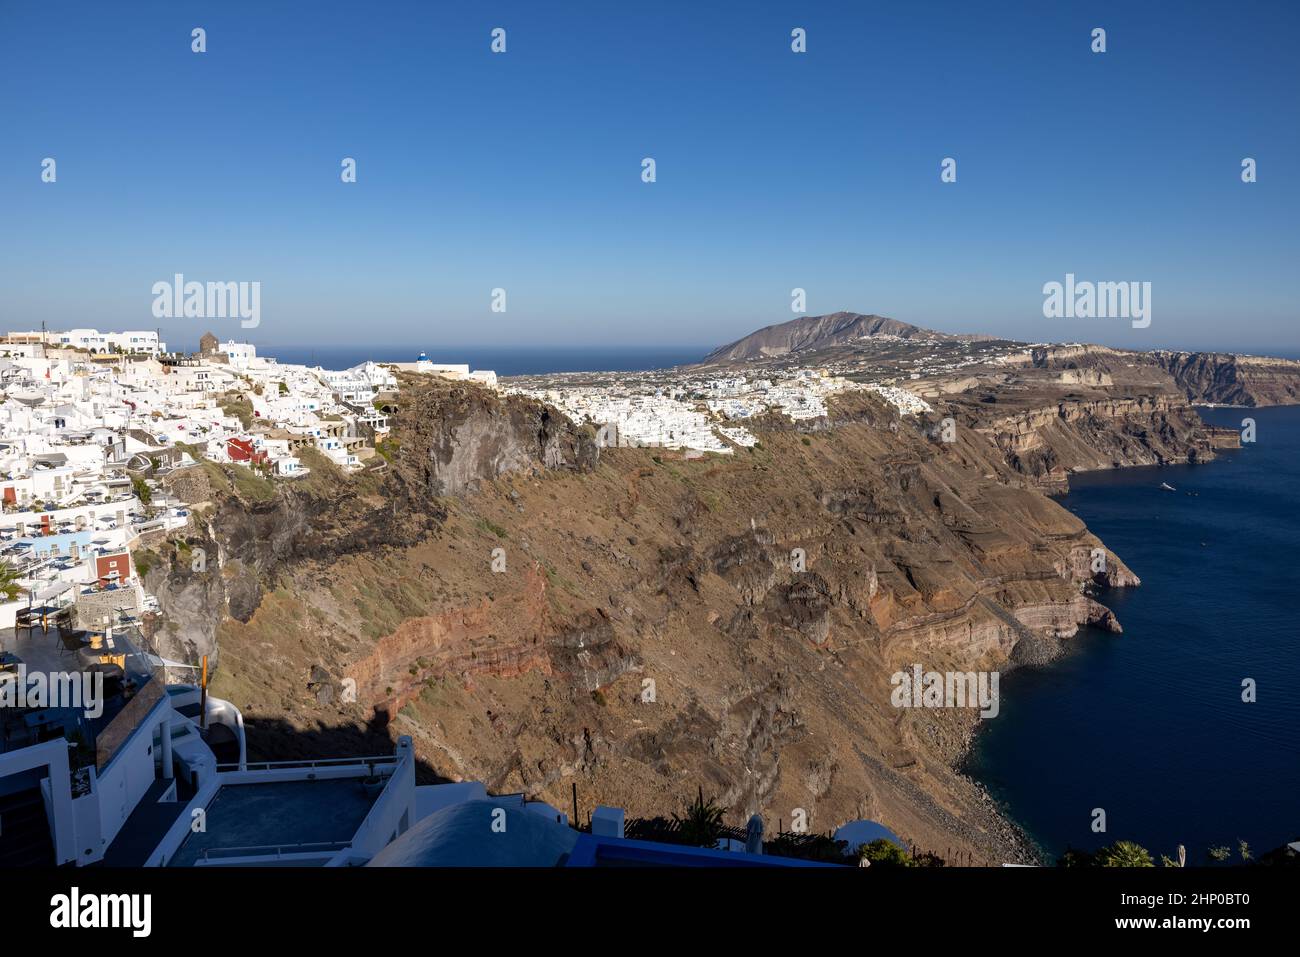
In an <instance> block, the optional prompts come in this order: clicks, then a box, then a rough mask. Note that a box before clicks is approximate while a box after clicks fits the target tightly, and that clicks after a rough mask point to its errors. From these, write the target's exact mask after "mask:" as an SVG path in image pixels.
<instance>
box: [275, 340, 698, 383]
mask: <svg viewBox="0 0 1300 957" xmlns="http://www.w3.org/2000/svg"><path fill="white" fill-rule="evenodd" d="M257 351H258V354H259V355H265V356H271V357H273V358H275V359H278V360H279V361H280V362H283V363H293V364H302V365H307V366H315V365H320V366H323V367H324V368H327V369H350V368H352V367H353V366H355V365H358V364H360V363H362V362H365V361H367V360H373V361H375V362H414V361H415V358H416V356H418V355H419V354H420V353H421V352H426V353H428V356H429V358H430V359H432V360H433V361H434V362H468V363H469V364H470V365H471V366H472V367H473V368H475V369H491V370H492V371H494V372H495V373H496V374H497V375H499V376H512V375H542V374H545V373H548V372H644V371H647V370H650V369H667V368H671V367H672V366H677V365H686V364H689V363H693V362H698V361H699V360H700V357H701V356H703V355H704V354H705V353H706V352H708V347H702V346H674V347H665V348H652V347H648V346H647V347H638V346H625V347H618V346H600V347H591V348H584V347H581V346H576V347H575V346H568V347H565V346H560V347H554V348H546V347H538V348H528V347H526V346H521V347H518V348H502V347H501V346H483V347H479V346H446V347H440V346H438V345H437V343H436V342H431V343H428V344H427V345H423V346H420V345H414V346H402V345H366V344H364V343H358V344H357V345H343V346H258V349H257Z"/></svg>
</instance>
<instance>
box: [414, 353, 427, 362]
mask: <svg viewBox="0 0 1300 957" xmlns="http://www.w3.org/2000/svg"><path fill="white" fill-rule="evenodd" d="M415 361H416V362H428V361H429V357H428V356H426V355H425V354H424V353H423V352H421V353H420V358H418V359H416V360H415Z"/></svg>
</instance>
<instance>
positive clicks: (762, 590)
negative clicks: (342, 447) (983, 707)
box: [151, 384, 1172, 861]
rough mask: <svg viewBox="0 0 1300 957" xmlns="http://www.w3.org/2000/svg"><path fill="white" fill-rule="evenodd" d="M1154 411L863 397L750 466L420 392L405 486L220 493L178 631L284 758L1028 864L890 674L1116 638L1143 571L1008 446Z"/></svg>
mask: <svg viewBox="0 0 1300 957" xmlns="http://www.w3.org/2000/svg"><path fill="white" fill-rule="evenodd" d="M1139 411H1140V412H1141V413H1142V414H1144V415H1149V414H1151V413H1152V410H1151V409H1149V408H1144V409H1132V410H1123V409H1120V408H1118V407H1115V408H1110V409H1103V408H1096V409H1091V410H1088V411H1087V413H1086V414H1081V415H1080V416H1079V417H1078V418H1076V419H1074V420H1071V419H1070V418H1069V416H1066V417H1064V419H1063V417H1062V416H1061V415H1060V414H1059V413H1058V414H1057V415H1056V418H1055V419H1054V420H1052V421H1051V422H1037V421H1036V420H1033V419H1030V420H1025V421H1024V422H1023V423H1022V424H1021V425H1017V424H1016V422H1015V421H1011V420H1010V419H1008V421H1005V422H1003V421H1001V420H999V421H998V422H996V423H994V424H992V425H991V426H990V428H991V431H988V430H981V429H976V428H968V429H961V430H959V433H958V440H957V441H956V442H953V443H941V442H938V441H936V440H935V439H934V438H933V437H932V434H931V430H930V429H929V427H928V424H927V423H925V422H921V423H917V422H915V421H914V420H903V419H900V418H899V416H898V415H897V413H896V412H894V411H893V410H892V408H890V407H889V406H887V405H885V404H883V403H882V402H880V401H878V400H876V399H875V398H874V397H871V396H863V395H857V396H852V397H849V398H846V399H845V401H843V402H837V403H835V404H834V405H833V406H832V410H831V415H830V416H829V417H828V418H827V420H825V421H824V422H823V423H821V424H810V425H807V426H806V427H804V428H803V430H802V431H795V430H793V429H790V428H788V423H786V426H787V427H782V428H775V427H774V428H772V429H770V430H762V429H760V433H761V438H762V444H761V446H760V447H758V448H755V449H754V450H752V451H743V452H740V453H739V454H737V455H735V456H733V457H729V458H721V457H708V458H702V459H693V460H687V459H685V458H684V457H678V456H675V455H673V454H672V453H669V452H666V451H664V450H653V451H654V454H653V455H652V454H651V453H652V450H637V449H618V450H606V451H605V452H604V454H602V455H600V456H599V457H597V454H596V449H595V447H594V445H593V444H592V443H591V442H590V436H588V435H585V434H584V433H583V430H579V429H574V428H573V427H571V426H569V425H567V423H565V422H564V420H562V419H559V418H558V417H556V415H555V414H554V413H553V412H552V411H551V410H548V409H546V408H545V407H543V406H541V405H538V404H537V403H531V402H526V401H524V400H521V399H520V400H516V399H509V400H506V399H500V398H498V397H496V396H494V395H492V394H490V393H487V392H485V391H483V390H480V389H478V388H477V387H473V386H456V387H452V386H446V385H442V384H429V385H427V386H422V385H411V387H410V388H409V389H408V390H406V391H404V393H403V407H402V411H401V413H400V414H399V416H398V419H397V432H398V434H397V438H398V441H399V443H400V454H398V455H396V456H395V457H394V458H393V460H392V462H391V464H390V466H389V467H388V469H386V470H385V471H382V472H379V473H373V474H366V475H362V476H357V477H354V478H351V479H346V480H345V479H342V478H341V477H331V478H330V480H329V481H322V482H319V483H317V484H316V485H294V484H280V485H277V486H276V487H275V488H274V494H273V495H271V496H270V497H269V498H266V499H265V500H262V501H250V500H249V499H248V497H247V496H241V495H240V494H238V492H237V491H236V490H233V489H232V490H226V491H222V490H221V489H215V490H214V491H213V492H212V495H211V498H212V502H211V503H210V506H209V507H208V508H206V509H204V510H202V511H203V512H204V516H203V519H202V521H203V525H202V528H203V529H204V531H201V532H194V533H193V534H192V535H191V536H190V541H189V543H188V547H190V548H191V549H192V548H194V547H198V543H199V542H200V541H202V542H206V543H207V546H208V547H210V548H212V549H213V551H214V552H215V553H216V554H218V555H219V556H220V562H219V563H218V566H219V567H218V569H217V571H216V573H215V574H213V576H212V577H210V578H208V579H196V577H195V576H194V575H193V574H192V573H191V572H190V571H188V566H187V565H185V564H183V563H184V550H183V549H180V548H179V547H178V548H177V551H176V552H175V553H174V554H171V555H170V556H169V557H168V560H167V561H166V562H162V561H160V563H159V568H158V569H157V570H156V571H154V572H151V574H153V575H155V576H157V577H155V578H154V579H151V584H156V585H158V586H159V587H158V592H159V594H160V598H161V600H162V604H163V607H164V610H165V611H166V613H167V619H168V621H167V622H166V623H164V624H163V626H162V627H161V629H160V632H166V631H167V630H168V629H169V628H172V627H173V626H174V627H175V628H176V629H178V639H177V640H178V641H179V642H180V643H181V644H186V643H187V641H188V645H187V646H193V647H197V646H198V645H199V644H201V643H202V642H203V641H208V640H210V639H209V638H208V637H207V634H206V632H205V631H204V630H203V628H204V626H201V625H199V624H196V623H195V621H194V620H195V619H206V620H208V621H211V620H213V619H214V618H216V617H219V618H220V624H219V626H218V627H217V628H216V635H215V638H216V641H217V643H218V644H219V646H220V651H221V654H220V666H219V669H218V674H217V683H216V688H215V693H217V694H219V695H222V696H223V697H229V698H231V699H232V700H234V701H236V702H238V703H239V704H240V706H241V708H243V710H244V714H245V717H246V719H247V720H248V723H249V727H250V742H251V745H252V747H253V750H254V752H256V753H258V754H263V755H266V756H271V757H296V756H300V755H302V754H306V753H311V749H312V747H313V742H314V741H316V740H317V738H318V736H319V734H320V729H323V728H335V729H337V728H340V727H344V728H354V729H356V730H357V734H362V733H363V732H364V733H365V734H374V733H382V734H384V735H395V734H410V735H412V737H413V738H414V740H415V741H416V747H417V752H418V754H419V756H420V757H421V759H422V760H424V761H425V762H426V763H427V764H428V766H430V767H431V768H433V769H434V770H435V771H436V773H438V774H439V775H442V776H444V777H447V778H453V779H459V778H471V777H472V778H478V779H482V780H484V781H486V782H488V784H489V786H490V787H493V788H496V789H501V790H508V791H527V792H528V793H530V794H533V795H535V796H538V797H542V798H545V799H548V800H550V801H552V803H557V804H561V803H567V802H568V800H569V797H570V795H569V785H570V783H571V782H575V781H576V782H577V783H578V784H579V791H580V801H581V803H582V807H583V808H584V809H590V807H591V806H592V805H594V804H595V803H602V802H603V803H613V804H620V805H623V806H625V807H628V808H629V809H630V810H631V812H632V813H634V814H641V815H653V814H660V813H671V812H673V811H677V810H679V809H680V807H681V804H682V802H683V800H684V799H686V798H687V797H689V796H691V795H693V794H694V793H695V789H696V787H697V786H699V787H703V789H704V790H705V791H706V792H707V793H708V794H709V795H712V796H717V797H718V798H719V799H720V800H721V801H722V803H724V804H726V805H727V806H728V807H729V808H730V812H729V815H730V817H731V818H732V819H734V820H735V821H738V822H743V821H744V820H745V819H746V818H747V817H748V815H750V814H752V813H756V812H757V813H762V814H764V815H765V816H767V817H769V818H770V819H771V820H772V823H773V824H775V819H776V818H778V817H780V818H784V819H785V820H787V821H788V820H789V819H790V817H791V816H792V814H793V813H794V810H795V809H796V808H802V809H803V810H804V811H806V812H808V814H809V815H810V820H811V822H812V824H811V826H812V827H814V828H815V829H822V828H827V827H833V826H835V825H836V824H838V823H840V822H842V821H844V820H847V819H851V818H855V817H872V818H875V819H878V820H882V821H884V822H885V823H887V824H889V825H890V826H891V827H892V828H894V829H895V830H896V831H898V832H899V833H901V834H903V835H904V836H905V837H907V838H909V839H911V840H913V841H916V842H918V843H919V844H921V845H922V846H925V847H933V848H961V849H963V850H965V851H969V852H970V853H972V854H974V855H975V856H976V858H977V859H982V860H988V861H998V860H1006V859H1012V858H1015V857H1017V856H1021V855H1023V854H1024V853H1025V852H1024V849H1023V847H1022V846H1021V845H1020V844H1018V843H1017V842H1016V840H1015V839H1014V835H1013V833H1012V832H1011V830H1010V829H1009V827H1008V825H1007V824H1006V822H1005V821H1003V820H1002V819H1001V818H999V817H998V815H997V814H996V812H995V811H994V810H993V809H992V805H991V804H990V802H989V801H988V800H987V798H986V797H985V796H984V795H983V794H982V793H981V792H980V791H979V789H978V788H976V787H975V786H974V785H973V784H972V783H971V782H970V781H968V780H967V779H965V778H964V777H962V776H961V775H960V774H958V773H957V772H956V771H955V770H954V765H955V764H956V763H957V762H958V760H959V759H960V757H961V754H962V752H963V749H964V747H965V745H966V742H967V740H968V737H969V734H970V732H971V729H972V727H973V726H974V725H975V724H976V723H977V722H978V719H977V718H976V717H975V716H974V714H973V713H972V712H971V711H969V710H961V709H941V710H929V709H907V708H904V709H900V708H896V707H894V705H893V704H892V702H891V697H890V693H891V690H892V687H891V684H890V676H891V675H892V674H893V673H894V672H895V671H897V670H905V669H910V668H911V667H912V665H913V664H916V663H920V664H922V665H923V666H924V667H925V668H926V669H927V670H939V671H946V670H961V671H966V670H972V669H1002V670H1005V669H1007V668H1011V667H1015V666H1016V665H1017V664H1020V663H1023V662H1038V661H1043V660H1047V659H1049V658H1051V657H1052V656H1053V655H1055V654H1058V653H1060V650H1061V648H1062V643H1063V642H1066V641H1068V640H1069V638H1070V637H1071V636H1072V635H1074V634H1075V633H1076V632H1077V631H1078V629H1079V628H1081V627H1083V626H1086V625H1098V626H1101V627H1104V628H1110V629H1111V630H1118V627H1119V625H1118V622H1116V621H1115V619H1114V616H1113V615H1111V614H1110V612H1109V611H1108V610H1107V609H1106V608H1105V605H1104V600H1105V591H1106V589H1107V588H1111V587H1125V586H1129V585H1133V584H1136V583H1137V578H1136V576H1134V575H1133V574H1132V573H1131V572H1130V571H1129V570H1128V569H1127V568H1126V567H1125V566H1124V565H1123V563H1122V562H1121V561H1120V560H1119V558H1118V557H1117V556H1115V555H1113V554H1111V553H1109V552H1108V551H1107V550H1106V549H1105V546H1104V545H1103V544H1102V543H1100V542H1099V541H1098V540H1097V539H1096V538H1095V537H1094V536H1092V535H1091V534H1090V533H1089V532H1088V530H1087V529H1086V528H1084V527H1083V525H1082V524H1081V523H1080V522H1079V521H1078V520H1077V519H1076V518H1075V517H1074V516H1073V515H1071V514H1070V513H1069V512H1067V511H1065V510H1064V509H1062V508H1060V507H1059V506H1057V505H1056V504H1055V503H1054V502H1052V501H1051V500H1050V499H1049V498H1046V497H1045V496H1043V495H1042V494H1040V493H1039V492H1038V491H1036V490H1035V489H1034V488H1032V487H1029V486H1030V483H1028V482H1026V481H1024V474H1023V473H1021V472H1019V471H1017V469H1016V468H1015V466H1014V465H1013V464H1009V462H1008V459H1007V455H1008V451H1009V449H1010V446H1006V447H1004V446H1003V445H1001V444H999V442H998V441H997V437H998V436H1005V437H1007V441H1008V442H1009V443H1011V444H1012V445H1015V443H1020V445H1019V446H1018V447H1017V448H1018V451H1017V452H1016V453H1015V454H1018V455H1022V456H1028V455H1030V454H1032V453H1033V452H1034V451H1035V450H1036V449H1044V448H1045V446H1042V445H1040V446H1035V445H1033V444H1032V441H1031V440H1028V439H1026V438H1025V436H1027V435H1029V433H1030V432H1031V431H1035V430H1037V431H1039V432H1041V433H1042V434H1043V435H1044V436H1050V437H1056V433H1055V432H1051V431H1050V430H1052V429H1058V428H1062V427H1067V428H1078V427H1080V426H1079V423H1080V422H1084V421H1085V420H1086V421H1092V420H1093V419H1095V420H1096V422H1098V423H1103V424H1100V425H1097V426H1095V428H1097V429H1098V430H1102V429H1103V428H1107V427H1108V428H1111V429H1112V430H1114V429H1116V425H1115V423H1116V422H1118V421H1120V420H1122V419H1123V417H1124V415H1125V414H1134V415H1136V414H1138V412H1139ZM1171 411H1172V410H1166V414H1170V413H1171ZM1089 417H1091V418H1089ZM1013 418H1014V417H1013ZM1057 420H1062V421H1061V422H1058V421H1057ZM1105 423H1109V425H1108V426H1107V425H1105ZM1043 430H1048V431H1046V432H1045V431H1043ZM991 438H992V439H994V440H993V441H991V440H990V439H991ZM1117 441H1121V440H1117ZM805 442H807V443H808V444H805ZM1027 442H1028V443H1029V444H1026V443H1027ZM1044 454H1046V453H1044ZM656 458H657V461H656ZM313 478H316V476H313ZM1099 555H1100V556H1104V559H1105V560H1104V562H1103V563H1102V567H1101V568H1100V570H1096V569H1097V567H1098V563H1097V556H1099ZM187 629H191V630H190V631H187ZM193 629H197V631H194V630H193ZM187 635H188V636H190V637H189V638H188V639H187V638H186V637H185V636H187ZM345 689H346V690H348V691H349V692H350V691H353V690H354V691H355V700H353V699H352V698H351V695H350V694H345V693H344V692H345ZM376 729H381V730H380V731H378V732H377V731H376Z"/></svg>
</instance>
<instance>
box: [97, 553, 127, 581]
mask: <svg viewBox="0 0 1300 957" xmlns="http://www.w3.org/2000/svg"><path fill="white" fill-rule="evenodd" d="M130 577H131V553H130V552H118V553H117V554H116V555H96V556H95V578H96V579H98V581H99V586H100V587H101V588H102V587H104V586H105V585H107V584H108V583H109V582H118V583H119V584H120V583H121V582H124V581H126V580H127V579H128V578H130Z"/></svg>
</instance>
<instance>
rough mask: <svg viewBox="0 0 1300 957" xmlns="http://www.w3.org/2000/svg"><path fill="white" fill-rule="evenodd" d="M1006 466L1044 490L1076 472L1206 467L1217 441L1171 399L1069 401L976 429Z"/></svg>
mask: <svg viewBox="0 0 1300 957" xmlns="http://www.w3.org/2000/svg"><path fill="white" fill-rule="evenodd" d="M976 428H977V429H978V430H979V431H981V432H983V433H984V434H986V435H988V436H989V437H990V438H991V439H992V440H993V442H994V443H995V444H996V445H997V446H998V448H1000V449H1002V450H1003V452H1004V453H1005V454H1006V459H1007V463H1008V464H1009V465H1010V466H1011V468H1013V469H1014V470H1015V471H1016V472H1018V473H1020V474H1022V475H1024V476H1026V477H1027V478H1029V479H1030V480H1031V481H1033V482H1034V484H1035V485H1036V486H1037V487H1039V488H1042V489H1043V490H1045V491H1049V492H1053V493H1057V492H1065V491H1067V490H1068V485H1069V475H1070V473H1071V472H1077V471H1094V470H1097V469H1110V468H1122V467H1126V466H1134V465H1169V464H1175V463H1197V462H1208V461H1211V460H1213V458H1214V451H1213V450H1214V447H1215V441H1214V440H1213V439H1212V436H1211V433H1210V432H1209V431H1208V430H1207V429H1206V428H1205V426H1204V423H1202V422H1201V420H1200V417H1199V416H1197V415H1196V412H1195V411H1194V410H1193V409H1192V408H1191V407H1190V406H1188V405H1187V404H1186V403H1185V402H1183V401H1182V400H1181V399H1178V398H1177V397H1174V396H1168V395H1152V396H1137V397H1105V398H1093V399H1085V398H1078V399H1067V400H1064V401H1059V402H1056V403H1054V404H1051V405H1047V406H1040V407H1037V408H1030V409H1024V410H1018V411H1016V412H1013V413H1011V414H1009V415H1005V416H998V417H996V418H992V419H990V420H988V421H987V422H984V423H981V424H979V425H977V426H976Z"/></svg>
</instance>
